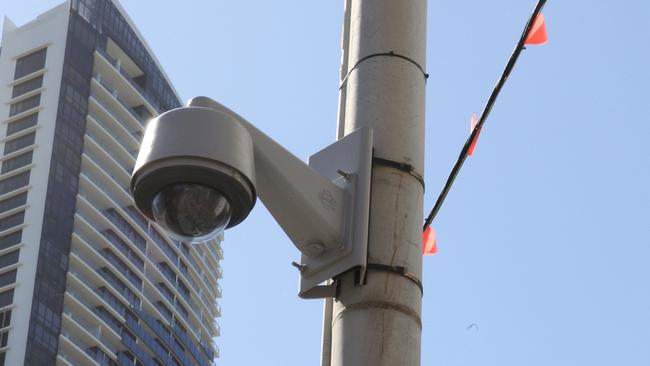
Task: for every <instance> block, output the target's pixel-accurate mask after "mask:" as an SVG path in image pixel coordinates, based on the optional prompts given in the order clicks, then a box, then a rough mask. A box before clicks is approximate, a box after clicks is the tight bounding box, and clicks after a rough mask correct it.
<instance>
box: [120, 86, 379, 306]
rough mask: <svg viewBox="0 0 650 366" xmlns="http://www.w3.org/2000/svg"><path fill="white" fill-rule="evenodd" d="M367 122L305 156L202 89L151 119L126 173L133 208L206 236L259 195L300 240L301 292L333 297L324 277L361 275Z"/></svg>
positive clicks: (193, 235) (194, 238)
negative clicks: (204, 94)
mask: <svg viewBox="0 0 650 366" xmlns="http://www.w3.org/2000/svg"><path fill="white" fill-rule="evenodd" d="M371 176H372V130H370V129H367V128H362V129H359V130H356V131H354V132H352V133H350V134H348V135H347V136H346V137H344V138H342V139H339V140H337V141H336V142H335V143H333V144H331V145H329V146H327V147H325V148H324V149H322V150H320V151H319V152H317V153H316V154H314V155H312V156H311V157H310V159H309V165H307V164H305V163H304V162H303V161H302V160H300V159H298V158H297V157H296V156H294V155H293V154H291V153H290V152H289V151H287V150H286V149H285V148H284V147H282V145H280V144H278V143H277V142H275V141H274V140H273V139H271V138H270V137H269V136H267V135H265V134H264V133H263V132H262V131H260V130H258V129H257V128H256V127H255V126H253V125H252V124H251V123H250V122H248V121H246V120H245V119H244V118H242V117H241V116H239V115H237V114H236V113H235V112H233V111H231V110H230V109H228V108H226V107H225V106H223V105H221V104H219V103H218V102H216V101H214V100H212V99H210V98H207V97H195V98H193V99H192V100H191V101H190V102H189V106H188V107H182V108H177V109H174V110H171V111H168V112H165V113H163V114H161V115H160V116H158V117H157V118H156V119H154V120H152V121H151V122H149V124H148V125H147V129H146V131H145V134H144V138H143V141H142V146H141V147H140V152H139V154H138V158H137V160H136V164H135V168H134V170H133V175H132V176H131V193H132V195H133V198H134V200H135V204H136V206H137V207H138V209H139V210H140V211H141V212H142V213H143V214H144V215H145V216H146V217H147V218H148V219H149V220H153V221H155V222H156V223H157V224H159V225H160V226H162V227H163V229H165V231H166V232H167V233H168V234H169V235H171V236H172V237H174V238H176V239H178V240H180V241H184V242H195V243H197V242H204V241H208V240H210V239H212V238H214V237H215V236H216V235H218V234H219V233H220V232H221V231H222V230H224V229H228V228H231V227H233V226H235V225H237V224H239V223H240V222H242V221H243V220H244V219H245V218H246V217H247V216H248V214H249V213H250V211H251V210H252V209H253V206H254V205H255V202H256V198H257V196H259V198H260V200H261V201H262V202H263V203H264V205H265V206H266V208H267V209H268V210H269V212H270V213H271V215H273V218H274V219H275V220H276V221H277V223H278V224H279V225H280V227H281V228H282V229H283V230H284V232H285V233H286V234H287V236H288V237H289V238H290V239H291V242H292V243H293V244H294V245H295V246H296V247H297V248H298V250H299V251H300V253H301V254H302V256H301V263H300V264H297V263H296V265H297V267H298V268H299V270H300V292H299V296H301V297H303V298H322V297H334V296H336V288H337V284H336V283H329V284H326V285H323V283H325V282H326V281H328V280H330V279H332V278H335V277H336V276H337V275H339V274H341V273H343V272H345V271H347V270H349V269H351V268H359V269H360V270H359V273H360V274H361V275H360V277H359V278H360V281H363V276H365V267H366V263H367V258H366V257H367V252H368V250H367V248H368V221H369V216H370V182H371Z"/></svg>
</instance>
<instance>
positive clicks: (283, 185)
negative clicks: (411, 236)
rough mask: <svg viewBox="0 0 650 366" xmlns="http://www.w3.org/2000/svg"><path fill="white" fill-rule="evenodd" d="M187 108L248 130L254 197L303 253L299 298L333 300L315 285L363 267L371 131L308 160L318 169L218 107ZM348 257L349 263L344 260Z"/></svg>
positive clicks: (199, 103)
mask: <svg viewBox="0 0 650 366" xmlns="http://www.w3.org/2000/svg"><path fill="white" fill-rule="evenodd" d="M190 106H194V107H205V108H211V109H215V110H218V111H221V112H224V113H227V114H229V115H231V116H232V117H233V118H235V119H236V120H237V121H238V122H239V123H241V124H242V126H244V127H245V128H246V130H248V132H249V134H250V136H251V138H252V140H253V152H254V162H255V179H256V187H255V188H256V191H257V195H258V197H259V198H260V200H261V201H262V202H263V203H264V205H265V206H266V208H267V209H268V210H269V212H270V213H271V215H272V216H273V217H274V218H275V220H276V221H277V222H278V224H280V227H282V229H283V230H284V232H285V233H286V234H287V235H288V236H289V238H290V239H291V241H292V242H293V243H294V245H295V246H296V247H297V248H298V250H299V251H300V252H301V253H302V254H303V257H302V260H301V265H300V266H299V268H300V274H301V285H300V287H301V290H300V296H302V297H333V296H335V293H334V288H333V287H327V286H325V287H322V286H319V285H320V284H321V283H323V282H325V281H327V280H328V279H330V278H332V277H334V276H336V275H338V274H340V273H342V272H344V271H345V270H348V269H349V268H352V267H355V266H361V267H365V258H366V256H365V254H366V251H367V222H368V211H369V202H370V165H371V160H372V132H371V131H370V130H363V131H359V133H358V134H356V137H355V136H351V137H350V138H346V139H344V140H340V141H339V142H337V143H335V144H333V145H330V147H328V148H326V149H324V150H323V151H322V152H321V153H322V155H319V154H321V153H319V154H317V155H315V156H314V157H312V160H313V162H312V164H313V165H315V168H316V169H317V170H318V171H317V170H315V169H314V168H312V167H310V166H309V165H307V164H305V163H304V162H302V161H301V160H300V159H298V158H297V157H296V156H295V155H293V154H291V153H290V152H289V151H287V150H286V149H285V148H284V147H282V146H281V145H280V144H278V143H277V142H275V141H274V140H273V139H271V138H270V137H268V136H267V135H266V134H264V133H263V132H262V131H260V130H259V129H257V128H256V127H255V126H253V125H252V124H250V123H249V122H248V121H246V120H245V119H244V118H242V117H241V116H239V115H238V114H237V113H235V112H233V111H232V110H230V109H228V108H227V107H225V106H223V105H221V104H220V103H218V102H216V101H214V100H212V99H209V98H206V97H196V98H194V99H192V100H191V101H190ZM336 146H340V148H335V147H336ZM357 150H358V151H357ZM329 163H332V164H333V165H332V164H329ZM360 163H361V164H360ZM351 164H352V165H351ZM360 178H361V179H360ZM360 198H361V199H360ZM359 205H360V207H358V206H359ZM360 225H361V226H360ZM359 233H362V234H361V235H359ZM354 248H356V250H355V249H354ZM350 255H352V256H353V257H354V259H353V260H350V259H348V260H346V257H350ZM361 256H362V257H363V258H360V257H361ZM315 288H319V289H320V290H316V291H313V290H314V289H315Z"/></svg>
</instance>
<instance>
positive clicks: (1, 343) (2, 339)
mask: <svg viewBox="0 0 650 366" xmlns="http://www.w3.org/2000/svg"><path fill="white" fill-rule="evenodd" d="M8 342H9V332H8V331H7V332H3V333H0V348H4V347H7V343H8Z"/></svg>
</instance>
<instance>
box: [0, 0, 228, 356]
mask: <svg viewBox="0 0 650 366" xmlns="http://www.w3.org/2000/svg"><path fill="white" fill-rule="evenodd" d="M153 5H154V4H153V3H152V6H153ZM0 45H1V49H0V152H1V155H0V156H1V157H0V162H1V164H0V365H11V366H15V365H23V364H24V365H38V366H43V365H147V366H148V365H165V366H169V365H200V366H206V365H212V364H213V359H214V358H215V357H217V356H218V350H217V347H216V345H215V344H214V342H213V338H214V337H216V336H218V335H219V326H218V324H217V323H216V321H215V318H217V317H219V316H220V308H219V306H218V304H217V301H216V299H217V298H219V297H220V296H221V290H220V287H219V284H218V281H219V279H220V278H221V267H220V264H219V262H220V260H221V259H222V252H221V247H220V239H219V240H215V241H212V242H210V243H207V244H206V245H201V246H191V245H187V244H185V243H180V242H177V241H173V240H170V239H169V238H167V237H166V236H165V235H164V234H163V232H162V231H161V230H160V228H158V227H157V226H156V225H153V224H151V223H149V222H147V220H145V219H144V217H143V216H142V215H141V214H140V213H139V212H138V211H137V210H136V209H135V207H134V205H133V202H132V200H131V196H130V194H129V188H128V185H129V178H130V174H131V170H132V167H133V165H134V164H135V157H136V155H137V152H138V147H139V144H140V140H141V137H142V135H143V132H144V126H145V125H146V123H147V121H148V120H149V119H150V118H151V117H153V116H156V115H158V114H159V113H161V112H163V111H166V110H169V109H171V108H175V107H178V106H180V105H181V103H180V100H179V97H178V95H177V93H176V92H175V91H174V89H173V87H172V86H171V84H170V82H169V80H168V78H167V77H166V75H165V74H164V72H163V71H162V68H161V66H160V64H159V63H158V62H157V60H156V58H155V56H154V55H153V53H152V52H151V50H150V49H149V48H148V46H147V44H146V43H145V41H144V39H143V38H142V36H141V35H140V34H139V33H138V31H137V29H136V28H135V25H134V24H133V22H132V21H131V20H130V19H129V17H128V15H127V14H126V13H125V11H124V9H123V8H122V7H121V6H120V4H119V3H118V2H117V1H116V0H72V1H68V2H65V3H63V4H61V5H60V6H58V7H56V8H54V9H51V10H50V11H48V12H46V13H44V14H42V15H40V16H38V17H37V18H36V19H35V20H33V21H31V22H29V23H27V24H24V25H22V26H20V27H18V26H16V25H15V24H13V23H12V22H11V21H10V20H9V19H5V20H4V29H3V32H2V42H1V44H0Z"/></svg>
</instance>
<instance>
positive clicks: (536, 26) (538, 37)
mask: <svg viewBox="0 0 650 366" xmlns="http://www.w3.org/2000/svg"><path fill="white" fill-rule="evenodd" d="M547 42H548V34H546V23H545V22H544V14H542V13H539V15H538V16H537V18H535V21H534V22H533V26H532V27H531V28H530V33H528V37H527V38H526V41H525V42H524V43H525V44H546V43H547Z"/></svg>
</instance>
